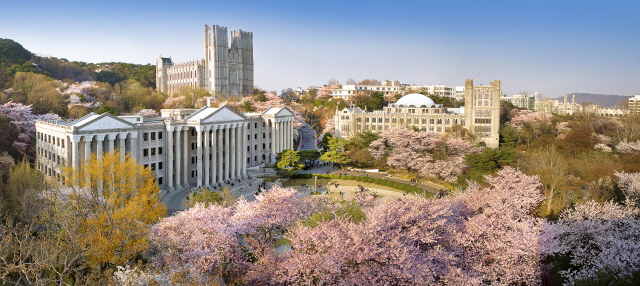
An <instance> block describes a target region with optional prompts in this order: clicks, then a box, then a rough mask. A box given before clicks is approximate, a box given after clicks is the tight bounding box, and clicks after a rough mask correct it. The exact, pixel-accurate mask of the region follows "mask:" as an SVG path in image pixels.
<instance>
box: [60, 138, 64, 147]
mask: <svg viewBox="0 0 640 286" xmlns="http://www.w3.org/2000/svg"><path fill="white" fill-rule="evenodd" d="M60 143H62V144H61V145H62V148H64V140H62V142H60Z"/></svg>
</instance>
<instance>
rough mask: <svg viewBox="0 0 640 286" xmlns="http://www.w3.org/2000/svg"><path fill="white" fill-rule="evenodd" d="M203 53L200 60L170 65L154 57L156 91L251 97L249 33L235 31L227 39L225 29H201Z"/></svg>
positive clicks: (250, 45) (251, 51) (251, 57)
mask: <svg viewBox="0 0 640 286" xmlns="http://www.w3.org/2000/svg"><path fill="white" fill-rule="evenodd" d="M229 40H230V41H229ZM229 42H230V44H229ZM203 49H204V59H202V60H199V61H193V62H188V63H180V64H174V63H173V61H172V60H171V58H170V57H169V58H163V57H162V56H160V57H158V62H157V64H156V88H157V89H158V91H159V92H164V93H174V92H176V91H177V90H178V89H180V88H182V87H193V88H203V89H205V90H207V91H209V92H211V93H212V94H214V95H218V96H225V97H235V98H238V97H243V96H248V95H251V94H252V93H253V87H254V84H253V33H251V32H244V31H242V30H237V31H231V34H230V36H229V34H228V33H227V28H226V27H222V26H218V25H213V26H211V27H209V26H207V25H205V26H204V47H203Z"/></svg>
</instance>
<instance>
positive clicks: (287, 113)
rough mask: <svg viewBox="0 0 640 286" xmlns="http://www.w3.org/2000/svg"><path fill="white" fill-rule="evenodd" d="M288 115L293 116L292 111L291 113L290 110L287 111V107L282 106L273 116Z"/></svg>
mask: <svg viewBox="0 0 640 286" xmlns="http://www.w3.org/2000/svg"><path fill="white" fill-rule="evenodd" d="M288 116H293V113H291V111H289V109H287V108H283V109H281V110H280V111H279V112H278V113H276V115H275V117H288Z"/></svg>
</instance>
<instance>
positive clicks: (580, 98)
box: [553, 93, 630, 107]
mask: <svg viewBox="0 0 640 286" xmlns="http://www.w3.org/2000/svg"><path fill="white" fill-rule="evenodd" d="M572 94H575V95H576V103H580V104H581V103H583V102H588V101H590V102H593V103H594V104H597V105H602V106H606V107H613V106H614V105H617V104H620V102H621V101H623V100H625V99H629V97H630V96H624V95H609V94H593V93H571V94H567V100H568V101H569V102H571V95H572ZM553 99H557V100H559V101H560V102H562V101H563V100H564V96H560V97H557V98H553Z"/></svg>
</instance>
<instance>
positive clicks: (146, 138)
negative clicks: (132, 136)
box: [142, 133, 149, 141]
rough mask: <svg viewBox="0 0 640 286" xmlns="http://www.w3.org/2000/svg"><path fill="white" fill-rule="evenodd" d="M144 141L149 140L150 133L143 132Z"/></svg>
mask: <svg viewBox="0 0 640 286" xmlns="http://www.w3.org/2000/svg"><path fill="white" fill-rule="evenodd" d="M142 141H149V133H142Z"/></svg>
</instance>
